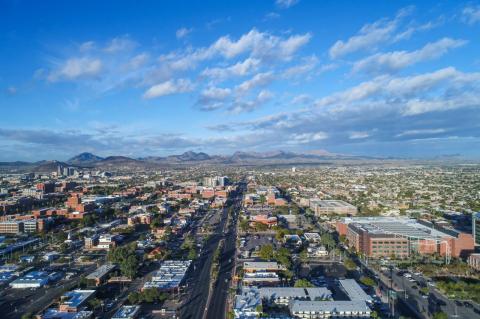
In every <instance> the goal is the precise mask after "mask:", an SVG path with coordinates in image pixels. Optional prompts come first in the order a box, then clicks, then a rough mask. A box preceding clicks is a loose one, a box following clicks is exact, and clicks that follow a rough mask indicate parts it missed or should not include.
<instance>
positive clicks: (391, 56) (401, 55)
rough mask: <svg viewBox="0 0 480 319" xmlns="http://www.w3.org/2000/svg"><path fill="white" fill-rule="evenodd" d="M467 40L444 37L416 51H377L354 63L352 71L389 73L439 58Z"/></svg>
mask: <svg viewBox="0 0 480 319" xmlns="http://www.w3.org/2000/svg"><path fill="white" fill-rule="evenodd" d="M466 43H467V41H465V40H459V39H458V40H456V39H451V38H443V39H440V40H438V41H436V42H432V43H427V44H426V45H425V46H424V47H423V48H421V49H419V50H415V51H410V52H409V51H394V52H387V53H377V54H374V55H372V56H369V57H367V58H365V59H362V60H360V61H357V62H355V63H354V65H353V68H352V71H353V72H359V71H368V72H373V73H389V72H395V71H398V70H401V69H403V68H405V67H407V66H410V65H412V64H415V63H418V62H422V61H426V60H431V59H434V58H438V57H440V56H442V55H444V54H446V53H447V52H448V51H449V50H451V49H454V48H458V47H461V46H463V45H465V44H466Z"/></svg>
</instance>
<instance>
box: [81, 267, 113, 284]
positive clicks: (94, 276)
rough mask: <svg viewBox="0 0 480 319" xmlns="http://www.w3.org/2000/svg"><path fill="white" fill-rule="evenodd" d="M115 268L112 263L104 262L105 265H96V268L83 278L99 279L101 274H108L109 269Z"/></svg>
mask: <svg viewBox="0 0 480 319" xmlns="http://www.w3.org/2000/svg"><path fill="white" fill-rule="evenodd" d="M115 268H116V266H115V265H113V264H105V265H102V266H100V267H98V268H97V269H95V271H94V272H92V273H90V274H89V275H88V276H87V277H85V278H87V279H91V280H95V279H100V278H102V277H103V276H105V275H106V274H108V273H109V272H110V271H112V270H114V269H115Z"/></svg>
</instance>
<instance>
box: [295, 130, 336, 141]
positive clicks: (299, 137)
mask: <svg viewBox="0 0 480 319" xmlns="http://www.w3.org/2000/svg"><path fill="white" fill-rule="evenodd" d="M327 138H328V134H327V133H325V132H321V131H320V132H311V133H300V134H292V141H290V143H292V144H296V143H299V144H307V143H311V142H316V141H321V140H325V139H327Z"/></svg>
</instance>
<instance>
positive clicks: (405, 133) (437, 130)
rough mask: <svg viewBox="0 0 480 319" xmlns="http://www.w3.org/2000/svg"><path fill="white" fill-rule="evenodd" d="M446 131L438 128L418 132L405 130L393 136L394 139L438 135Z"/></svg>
mask: <svg viewBox="0 0 480 319" xmlns="http://www.w3.org/2000/svg"><path fill="white" fill-rule="evenodd" d="M445 132H446V130H445V129H443V128H438V129H418V130H407V131H403V132H402V133H399V134H397V135H395V136H396V137H402V136H412V135H432V134H440V133H445Z"/></svg>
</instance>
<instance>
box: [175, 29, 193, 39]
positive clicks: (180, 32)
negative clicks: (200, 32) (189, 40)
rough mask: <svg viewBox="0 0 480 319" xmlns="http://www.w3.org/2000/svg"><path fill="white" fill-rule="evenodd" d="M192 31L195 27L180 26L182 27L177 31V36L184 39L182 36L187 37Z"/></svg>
mask: <svg viewBox="0 0 480 319" xmlns="http://www.w3.org/2000/svg"><path fill="white" fill-rule="evenodd" d="M192 31H193V29H189V28H180V29H178V30H177V32H175V36H176V37H177V39H182V38H184V37H186V36H187V35H189V34H190V33H191V32H192Z"/></svg>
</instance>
